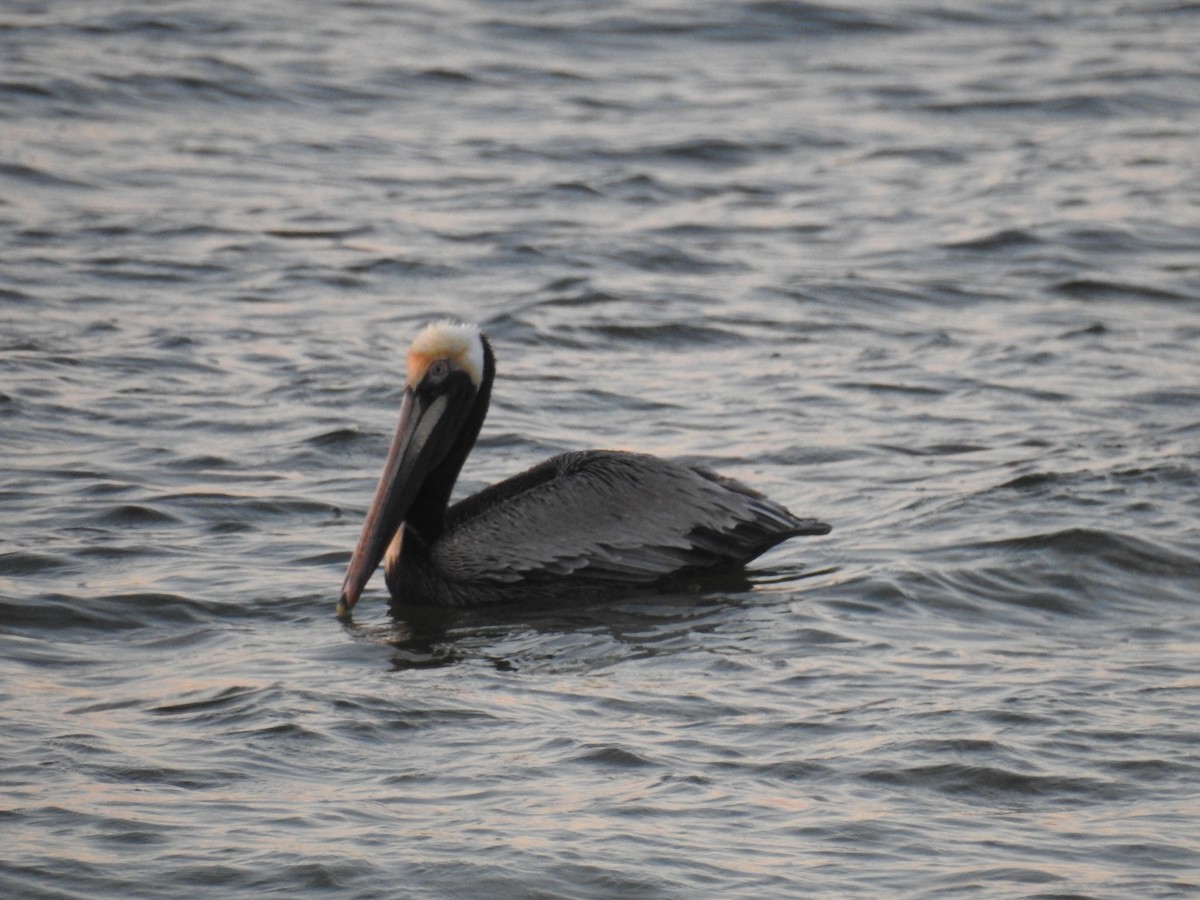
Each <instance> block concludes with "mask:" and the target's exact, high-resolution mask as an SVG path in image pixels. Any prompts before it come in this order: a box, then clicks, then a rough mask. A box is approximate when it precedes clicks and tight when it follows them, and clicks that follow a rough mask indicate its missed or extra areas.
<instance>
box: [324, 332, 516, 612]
mask: <svg viewBox="0 0 1200 900" xmlns="http://www.w3.org/2000/svg"><path fill="white" fill-rule="evenodd" d="M494 372H495V362H494V360H493V358H492V353H491V348H490V347H489V346H488V342H487V338H486V337H484V335H483V334H482V332H480V330H479V329H478V328H477V327H476V326H474V325H462V324H457V323H454V322H437V323H434V324H432V325H429V326H428V327H426V328H425V329H424V330H422V331H421V332H420V333H419V334H418V335H417V337H416V339H415V340H414V341H413V342H412V346H411V347H410V348H409V350H408V361H407V367H406V377H405V383H404V395H403V399H402V400H401V402H400V421H399V423H398V424H397V426H396V434H395V437H393V438H392V446H391V449H390V450H389V451H388V456H387V462H385V463H384V467H383V474H382V475H380V477H379V485H378V486H377V487H376V488H375V498H374V500H372V501H371V508H370V510H369V511H368V512H367V519H366V522H364V523H363V529H362V534H361V535H360V536H359V539H358V545H357V546H356V547H355V548H354V555H353V556H351V558H350V567H349V568H348V569H347V571H346V579H345V581H343V582H342V594H341V597H340V599H339V600H338V605H337V614H338V616H340V617H343V618H344V617H346V616H348V615H349V614H350V610H351V609H353V608H354V604H355V603H357V602H358V598H359V596H360V595H361V594H362V591H363V588H364V587H366V584H367V581H368V580H369V579H370V577H371V575H372V574H373V573H374V571H375V569H376V568H377V567H378V566H379V562H380V560H381V559H383V555H384V553H385V552H386V551H387V548H388V545H389V544H390V543H391V542H392V540H393V539H394V538H395V536H396V533H397V532H398V531H399V530H400V526H401V525H402V524H404V523H408V525H409V526H410V527H413V528H415V529H416V530H417V531H418V532H419V533H420V534H421V536H422V537H423V538H424V539H425V540H433V539H434V538H435V537H437V532H439V531H440V530H441V528H442V524H443V521H442V520H443V515H444V513H445V509H446V504H447V502H448V501H449V499H450V491H451V490H452V489H453V487H454V482H455V480H456V479H457V477H458V471H459V469H460V468H462V464H463V461H464V460H465V459H466V457H467V454H468V453H469V452H470V450H471V447H472V446H473V445H474V443H475V438H476V437H477V436H478V434H479V429H480V426H482V424H483V417H484V415H485V414H486V413H487V406H488V399H489V396H490V393H491V386H492V378H493V375H494Z"/></svg>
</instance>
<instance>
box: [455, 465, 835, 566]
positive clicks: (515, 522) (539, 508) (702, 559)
mask: <svg viewBox="0 0 1200 900" xmlns="http://www.w3.org/2000/svg"><path fill="white" fill-rule="evenodd" d="M828 530H829V526H827V525H825V524H823V523H821V522H817V521H816V520H814V519H799V518H797V517H795V516H793V515H792V514H791V513H790V512H788V511H787V510H786V509H784V508H783V507H782V506H780V505H779V504H777V503H774V502H773V501H771V500H769V499H767V498H766V497H764V496H763V495H761V494H759V493H758V492H756V491H754V490H752V489H750V488H748V487H746V486H745V485H743V484H741V483H740V482H738V481H735V480H733V479H730V478H723V477H721V476H719V475H716V474H714V473H711V472H709V471H707V470H705V469H701V468H698V467H694V466H689V465H685V464H681V463H677V462H672V461H669V460H663V459H658V458H656V457H652V456H645V455H642V454H635V453H620V452H614V451H595V450H593V451H584V452H577V453H567V454H563V455H561V456H557V457H554V458H552V459H548V460H546V461H545V462H544V463H541V464H540V465H538V466H535V467H534V468H532V469H530V470H529V471H528V472H525V473H523V474H522V475H518V476H516V477H515V478H511V479H509V480H508V481H504V482H501V483H500V484H498V485H495V486H493V487H491V488H488V489H487V490H485V491H482V492H480V493H479V494H476V495H474V496H473V497H470V498H468V499H467V500H464V501H462V502H461V503H458V504H456V505H455V506H453V507H451V509H450V510H448V513H447V528H446V531H445V532H444V533H443V535H442V536H441V538H440V539H439V540H438V541H437V542H436V544H435V546H434V548H433V555H434V557H435V565H436V567H437V568H438V569H439V570H440V571H441V572H442V573H443V574H444V576H445V577H446V578H447V579H449V580H451V581H473V582H477V581H491V582H499V583H511V582H516V581H522V580H525V581H528V580H534V581H537V580H541V579H542V578H562V577H564V576H579V577H585V578H588V579H589V580H597V581H611V582H615V583H627V584H648V583H651V582H653V581H656V580H658V579H660V578H662V577H664V576H666V575H669V574H671V573H673V572H677V571H680V570H683V569H692V568H708V567H712V566H719V565H723V564H724V565H732V564H739V563H744V562H746V561H748V560H750V559H753V558H754V557H755V556H758V555H759V554H760V553H762V552H763V551H765V550H766V549H768V548H769V547H772V546H774V545H775V544H777V543H779V542H780V541H782V540H785V539H787V538H789V537H792V536H793V535H799V534H824V533H826V532H827V531H828Z"/></svg>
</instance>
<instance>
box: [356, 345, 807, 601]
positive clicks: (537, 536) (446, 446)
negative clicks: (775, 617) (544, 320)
mask: <svg viewBox="0 0 1200 900" xmlns="http://www.w3.org/2000/svg"><path fill="white" fill-rule="evenodd" d="M494 377H495V361H494V358H493V356H492V351H491V347H490V345H489V344H488V342H487V340H486V338H484V337H483V335H482V334H480V333H479V331H478V330H477V329H475V328H474V327H473V326H463V325H448V324H442V325H436V326H430V327H429V328H427V329H426V330H425V331H423V332H422V333H421V334H420V335H419V336H418V337H417V339H416V341H414V343H413V347H412V349H411V350H410V351H409V357H408V383H407V385H406V389H405V399H404V402H403V404H402V406H401V415H400V424H399V426H398V428H397V431H396V437H395V439H394V441H393V444H392V448H391V450H390V452H389V455H388V461H387V463H386V465H385V468H384V473H383V476H382V477H381V478H380V483H379V487H378V488H377V489H376V494H375V499H374V502H373V503H372V506H371V511H370V512H369V513H368V516H367V521H366V523H365V524H364V526H363V533H362V536H361V537H360V539H359V543H358V547H357V548H356V549H355V552H354V557H353V558H352V559H351V563H350V568H349V570H348V571H347V573H346V581H345V583H344V585H343V588H342V597H341V600H340V601H339V604H338V611H339V614H342V615H345V614H348V612H349V610H350V609H351V608H352V607H353V605H354V603H355V602H356V601H357V600H358V596H359V594H360V593H361V591H362V588H363V586H364V585H365V584H366V581H367V579H368V578H369V577H370V575H371V572H373V571H374V569H375V568H376V567H377V566H378V564H379V562H380V560H381V558H384V557H385V549H386V566H385V571H386V578H387V584H388V587H389V589H390V590H391V593H392V596H393V598H394V599H395V600H397V601H399V602H402V603H426V604H434V605H439V606H476V605H482V604H489V603H500V602H509V601H516V600H535V599H547V598H555V599H564V600H566V599H575V598H578V597H582V596H594V595H597V594H611V593H614V592H620V591H622V590H629V589H634V588H642V587H648V586H651V585H654V584H656V583H659V582H661V581H663V580H664V579H674V578H677V577H679V576H680V575H683V574H692V573H697V572H710V571H711V572H716V571H722V570H728V569H730V568H736V567H740V566H742V565H744V564H745V563H746V562H748V561H750V560H752V559H754V558H755V557H756V556H758V555H759V554H761V553H763V552H764V551H766V550H768V549H769V548H771V547H773V546H775V545H776V544H778V543H779V542H781V541H785V540H787V539H788V538H790V537H794V536H796V535H814V534H826V533H827V532H828V531H829V530H830V528H829V526H828V525H826V524H825V523H823V522H819V521H817V520H816V519H802V518H798V517H796V516H794V515H792V514H791V513H790V512H788V510H786V509H785V508H784V507H782V506H780V505H779V504H778V503H775V502H774V501H772V500H770V499H768V498H767V497H765V496H763V495H762V494H760V493H758V492H757V491H755V490H752V489H751V488H749V487H747V486H746V485H744V484H742V483H741V482H739V481H735V480H734V479H732V478H725V477H722V476H720V475H717V474H716V473H714V472H710V471H708V470H707V469H704V468H701V467H698V466H692V465H688V464H686V463H680V462H674V461H671V460H664V459H658V458H656V457H653V456H647V455H644V454H640V453H623V452H616V451H610V450H588V451H582V452H575V453H564V454H562V455H560V456H555V457H553V458H551V459H548V460H546V461H545V462H542V463H540V464H538V465H536V466H534V467H533V468H532V469H529V470H528V471H527V472H524V473H522V474H520V475H517V476H516V477H514V478H510V479H508V480H507V481H503V482H501V483H499V484H496V485H493V486H492V487H489V488H486V489H485V490H483V491H480V492H479V493H478V494H475V495H473V496H471V497H468V498H467V499H465V500H462V501H460V502H459V503H456V504H454V505H453V506H451V507H449V508H448V509H447V506H446V504H447V501H448V499H449V496H450V492H451V490H452V488H453V486H454V482H455V481H456V480H457V478H458V473H459V470H460V469H461V467H462V464H463V462H464V461H465V459H466V457H467V454H468V453H469V452H470V450H471V447H472V446H473V445H474V443H475V439H476V437H477V435H478V433H479V428H480V427H481V425H482V423H483V418H484V415H486V412H487V406H488V401H489V398H490V395H491V387H492V381H493V379H494Z"/></svg>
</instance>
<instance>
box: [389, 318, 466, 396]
mask: <svg viewBox="0 0 1200 900" xmlns="http://www.w3.org/2000/svg"><path fill="white" fill-rule="evenodd" d="M435 359H444V360H446V361H447V362H449V363H450V367H451V368H453V369H457V370H458V371H460V372H466V373H467V376H468V377H469V378H470V379H471V381H472V383H473V384H479V382H480V381H481V380H482V378H483V336H482V335H481V334H480V332H479V328H478V327H476V326H475V325H463V324H459V323H457V322H434V323H433V324H432V325H427V326H425V328H423V329H422V330H421V332H420V333H419V334H418V335H417V336H416V338H414V339H413V342H412V346H411V347H410V348H409V350H408V370H407V372H406V373H405V374H406V375H407V378H408V383H409V385H412V386H416V385H418V384H420V383H421V380H422V379H423V378H424V377H425V373H426V372H427V371H428V370H429V366H430V365H431V364H432V363H433V361H434V360H435Z"/></svg>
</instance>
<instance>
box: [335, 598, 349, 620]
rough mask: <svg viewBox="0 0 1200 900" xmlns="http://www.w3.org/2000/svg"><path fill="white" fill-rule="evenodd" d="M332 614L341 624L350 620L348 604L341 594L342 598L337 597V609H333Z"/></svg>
mask: <svg viewBox="0 0 1200 900" xmlns="http://www.w3.org/2000/svg"><path fill="white" fill-rule="evenodd" d="M333 614H334V615H335V616H337V617H338V618H339V619H341V620H342V621H343V622H345V621H347V620H348V619H349V618H350V604H349V603H347V602H346V595H345V594H342V596H340V597H338V602H337V608H336V609H334V611H333Z"/></svg>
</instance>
